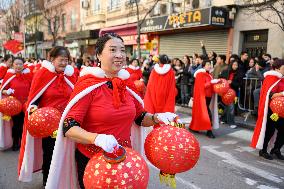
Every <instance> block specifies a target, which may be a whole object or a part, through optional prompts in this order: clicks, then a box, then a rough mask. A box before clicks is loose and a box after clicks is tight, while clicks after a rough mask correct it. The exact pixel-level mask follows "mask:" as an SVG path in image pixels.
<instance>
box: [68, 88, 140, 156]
mask: <svg viewBox="0 0 284 189" xmlns="http://www.w3.org/2000/svg"><path fill="white" fill-rule="evenodd" d="M93 84H95V83H93ZM78 85H80V84H78ZM112 98H113V90H112V89H109V88H108V86H107V85H103V86H101V87H99V88H97V89H95V90H93V91H92V92H90V93H89V94H87V95H86V96H85V97H83V98H82V99H80V100H79V101H78V102H77V103H76V104H75V105H74V106H73V107H72V108H71V110H70V111H69V113H68V114H67V116H66V117H72V118H73V119H75V120H76V121H77V122H79V123H80V124H81V127H82V128H83V129H85V130H87V131H89V132H93V133H100V134H112V135H114V137H115V138H116V139H117V140H118V142H119V143H120V144H121V145H125V141H127V142H128V147H131V143H130V131H131V125H132V123H133V121H134V120H135V118H137V117H138V116H139V115H141V113H142V112H143V107H142V106H141V104H140V103H139V102H138V101H137V100H136V99H135V98H134V97H133V96H132V95H131V94H130V93H129V92H127V91H126V92H125V101H124V102H123V103H122V104H121V105H120V106H119V108H118V109H117V108H115V107H114V105H113V102H112V100H110V99H112ZM90 146H94V145H84V144H77V148H78V149H79V151H80V152H82V153H83V154H84V155H85V156H87V157H89V158H91V157H92V156H93V155H94V153H95V152H92V151H90V150H88V149H90V148H91V147H90ZM88 147H89V148H88Z"/></svg>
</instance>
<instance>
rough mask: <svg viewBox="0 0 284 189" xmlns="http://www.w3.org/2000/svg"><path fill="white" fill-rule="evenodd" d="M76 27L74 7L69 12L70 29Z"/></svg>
mask: <svg viewBox="0 0 284 189" xmlns="http://www.w3.org/2000/svg"><path fill="white" fill-rule="evenodd" d="M75 29H76V11H74V9H73V10H72V12H71V30H75Z"/></svg>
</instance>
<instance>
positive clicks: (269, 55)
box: [263, 53, 271, 59]
mask: <svg viewBox="0 0 284 189" xmlns="http://www.w3.org/2000/svg"><path fill="white" fill-rule="evenodd" d="M263 56H268V57H269V59H271V54H267V53H265V54H263Z"/></svg>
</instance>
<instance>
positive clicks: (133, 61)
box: [131, 58, 140, 65]
mask: <svg viewBox="0 0 284 189" xmlns="http://www.w3.org/2000/svg"><path fill="white" fill-rule="evenodd" d="M135 60H136V61H137V62H138V65H140V61H139V60H138V59H137V58H134V59H132V60H131V64H132V62H134V61H135Z"/></svg>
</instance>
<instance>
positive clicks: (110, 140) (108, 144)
mask: <svg viewBox="0 0 284 189" xmlns="http://www.w3.org/2000/svg"><path fill="white" fill-rule="evenodd" d="M94 144H95V145H96V146H99V147H101V148H102V149H103V150H104V151H106V152H108V153H112V152H113V150H114V147H116V146H118V142H117V140H116V139H115V138H114V136H113V135H105V134H98V136H97V137H96V139H95V142H94Z"/></svg>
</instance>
